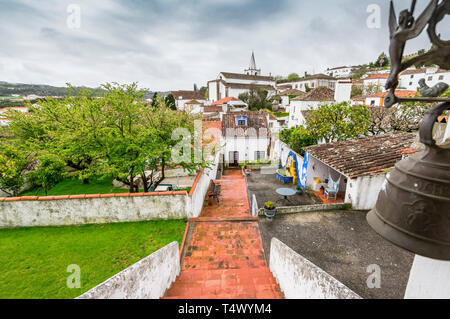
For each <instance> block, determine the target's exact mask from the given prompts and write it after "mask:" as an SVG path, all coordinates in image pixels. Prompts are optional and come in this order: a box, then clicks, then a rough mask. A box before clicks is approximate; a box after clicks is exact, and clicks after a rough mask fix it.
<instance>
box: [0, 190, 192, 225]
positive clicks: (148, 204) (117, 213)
mask: <svg viewBox="0 0 450 319" xmlns="http://www.w3.org/2000/svg"><path fill="white" fill-rule="evenodd" d="M189 207H190V205H189V197H188V196H187V193H186V191H181V192H156V193H134V194H130V193H125V194H102V195H99V194H96V195H65V196H44V197H37V196H25V197H9V198H0V228H12V227H31V226H63V225H80V224H102V223H115V222H135V221H144V220H156V219H183V218H186V217H187V216H188V210H189Z"/></svg>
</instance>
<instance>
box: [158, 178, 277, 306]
mask: <svg viewBox="0 0 450 319" xmlns="http://www.w3.org/2000/svg"><path fill="white" fill-rule="evenodd" d="M216 182H217V183H219V184H220V185H221V192H220V196H219V205H216V203H214V204H212V205H211V206H208V205H207V204H205V207H204V208H203V211H202V214H201V216H200V218H197V219H192V220H190V230H189V231H188V235H187V237H186V246H185V249H184V253H183V260H182V268H181V274H180V276H179V277H178V278H177V280H176V281H175V282H174V283H173V285H172V287H171V288H170V289H169V290H168V291H167V292H166V295H165V298H173V299H194V298H195V299H203V298H204V299H216V298H219V299H235V298H237V299H252V298H258V299H272V298H282V297H283V295H282V293H281V291H280V289H279V287H278V285H277V283H276V281H275V279H274V277H273V276H272V273H271V272H270V270H269V268H268V267H267V264H266V261H265V258H264V251H263V245H262V240H261V234H260V231H259V226H258V220H257V218H254V217H251V216H250V208H249V202H248V196H247V186H246V182H245V179H244V178H243V177H242V176H241V173H240V170H226V171H225V174H224V175H222V178H221V179H220V180H219V181H216Z"/></svg>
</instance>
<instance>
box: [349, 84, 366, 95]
mask: <svg viewBox="0 0 450 319" xmlns="http://www.w3.org/2000/svg"><path fill="white" fill-rule="evenodd" d="M363 92H364V90H363V89H362V87H361V86H359V85H352V91H351V93H350V94H351V97H354V96H358V95H362V94H363Z"/></svg>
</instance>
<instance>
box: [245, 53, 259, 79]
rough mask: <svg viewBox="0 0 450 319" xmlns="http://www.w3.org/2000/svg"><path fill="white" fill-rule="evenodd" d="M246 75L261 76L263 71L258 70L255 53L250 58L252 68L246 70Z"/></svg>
mask: <svg viewBox="0 0 450 319" xmlns="http://www.w3.org/2000/svg"><path fill="white" fill-rule="evenodd" d="M245 73H246V74H249V75H260V74H261V69H257V68H256V61H255V53H254V52H253V51H252V56H251V58H250V67H249V68H248V69H246V70H245Z"/></svg>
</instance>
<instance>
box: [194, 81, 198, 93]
mask: <svg viewBox="0 0 450 319" xmlns="http://www.w3.org/2000/svg"><path fill="white" fill-rule="evenodd" d="M194 91H198V87H197V84H196V83H194Z"/></svg>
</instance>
